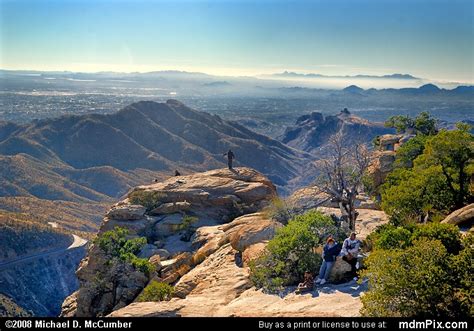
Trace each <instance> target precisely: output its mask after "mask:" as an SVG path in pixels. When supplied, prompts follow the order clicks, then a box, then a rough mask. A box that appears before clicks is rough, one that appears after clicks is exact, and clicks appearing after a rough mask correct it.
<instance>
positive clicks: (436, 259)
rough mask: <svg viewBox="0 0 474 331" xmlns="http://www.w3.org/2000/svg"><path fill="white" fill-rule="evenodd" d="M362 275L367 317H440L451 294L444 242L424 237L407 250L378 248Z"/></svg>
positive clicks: (368, 260)
mask: <svg viewBox="0 0 474 331" xmlns="http://www.w3.org/2000/svg"><path fill="white" fill-rule="evenodd" d="M365 265H366V267H367V269H366V270H365V271H363V272H362V277H368V279H369V287H370V288H369V291H367V292H366V294H365V295H364V296H363V297H362V303H363V308H362V314H363V315H365V316H385V317H393V316H403V317H408V316H422V315H431V314H432V315H433V316H437V315H439V312H440V305H441V306H442V305H443V303H444V302H445V301H446V298H447V296H448V295H449V292H450V291H449V285H448V284H447V283H446V279H447V278H448V266H449V255H448V253H447V251H446V248H445V247H444V246H443V245H442V244H441V242H440V241H436V240H428V239H421V240H420V241H417V242H415V244H414V245H413V246H411V247H409V248H407V249H394V250H390V251H389V250H383V249H380V250H375V251H374V252H373V253H372V254H370V256H369V258H368V259H367V261H366V262H365Z"/></svg>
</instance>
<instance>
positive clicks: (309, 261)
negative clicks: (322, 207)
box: [250, 210, 345, 292]
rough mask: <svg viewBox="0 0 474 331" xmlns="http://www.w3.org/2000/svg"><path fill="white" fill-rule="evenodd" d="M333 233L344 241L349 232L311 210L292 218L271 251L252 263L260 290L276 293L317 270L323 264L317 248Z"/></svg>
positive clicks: (281, 229) (273, 242) (280, 230)
mask: <svg viewBox="0 0 474 331" xmlns="http://www.w3.org/2000/svg"><path fill="white" fill-rule="evenodd" d="M329 234H331V235H333V236H334V238H335V239H336V240H342V239H343V238H344V237H345V233H343V232H342V230H341V229H340V228H338V227H337V226H336V225H335V223H334V221H333V220H332V219H331V218H330V217H329V216H325V215H323V214H321V213H320V212H317V211H315V210H311V211H309V212H307V213H305V214H303V215H298V216H295V217H294V218H292V219H291V220H290V221H289V222H288V224H287V225H286V226H284V227H282V228H280V229H279V230H278V231H277V234H276V235H275V237H274V238H273V239H272V240H270V242H269V243H268V246H267V252H266V253H265V254H264V255H263V256H262V257H260V258H258V259H256V260H254V261H253V262H251V263H250V278H251V280H252V282H253V283H254V284H255V286H256V287H258V288H264V289H265V290H267V291H269V292H276V291H278V290H280V289H281V288H282V286H285V285H291V284H294V283H296V282H298V281H299V280H300V279H301V276H302V275H303V274H304V272H305V271H306V270H310V271H313V272H314V271H316V270H317V269H318V268H319V266H320V264H321V256H320V254H318V253H316V252H315V248H316V247H318V246H321V245H322V244H323V243H324V241H325V239H326V238H327V236H328V235H329Z"/></svg>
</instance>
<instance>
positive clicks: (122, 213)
mask: <svg viewBox="0 0 474 331" xmlns="http://www.w3.org/2000/svg"><path fill="white" fill-rule="evenodd" d="M145 211H146V208H145V207H143V206H140V205H118V206H115V207H113V208H112V209H110V211H109V212H108V213H107V214H106V215H105V216H106V217H108V218H109V219H114V220H118V221H123V220H139V219H141V218H142V217H143V215H144V214H145Z"/></svg>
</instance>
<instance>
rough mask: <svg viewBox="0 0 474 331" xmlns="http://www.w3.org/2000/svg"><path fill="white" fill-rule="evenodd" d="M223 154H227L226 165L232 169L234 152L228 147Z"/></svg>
mask: <svg viewBox="0 0 474 331" xmlns="http://www.w3.org/2000/svg"><path fill="white" fill-rule="evenodd" d="M224 156H227V166H228V167H229V169H231V170H232V161H233V160H234V159H235V155H234V153H233V152H232V151H231V150H230V149H229V151H228V152H227V153H225V154H224Z"/></svg>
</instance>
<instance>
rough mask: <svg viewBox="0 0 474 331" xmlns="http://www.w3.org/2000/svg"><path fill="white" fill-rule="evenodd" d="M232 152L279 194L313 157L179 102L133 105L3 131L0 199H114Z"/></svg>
mask: <svg viewBox="0 0 474 331" xmlns="http://www.w3.org/2000/svg"><path fill="white" fill-rule="evenodd" d="M229 148H231V149H232V150H233V151H234V153H235V155H236V163H237V165H244V166H250V167H253V168H255V169H257V170H259V171H261V172H263V173H264V174H266V175H267V176H269V178H270V179H272V180H273V181H274V182H275V183H276V184H277V185H278V186H279V187H280V188H282V189H283V190H284V191H285V190H287V186H292V185H297V184H298V183H294V182H292V180H293V179H294V178H298V177H299V176H300V174H301V169H302V168H304V167H305V166H306V163H307V162H306V161H307V160H308V159H310V156H309V155H308V154H305V153H303V152H298V151H296V150H294V149H292V148H289V147H287V146H285V145H283V144H281V143H280V142H278V141H276V140H273V139H270V138H268V137H266V136H262V135H260V134H257V133H255V132H252V131H250V130H248V129H246V128H244V127H243V126H241V125H239V124H238V123H235V122H229V121H225V120H222V119H221V118H220V117H218V116H215V115H210V114H207V113H203V112H199V111H196V110H193V109H190V108H188V107H186V106H185V105H183V104H182V103H180V102H178V101H175V100H169V101H168V102H166V103H156V102H145V101H143V102H138V103H134V104H132V105H130V106H128V107H125V108H124V109H122V110H120V111H118V112H117V113H114V114H110V115H97V114H92V115H83V116H66V117H61V118H56V119H48V120H42V121H34V122H32V123H30V124H27V125H16V124H11V123H2V124H1V125H0V155H2V156H1V157H0V163H1V164H2V167H0V169H2V170H1V171H0V178H1V179H2V181H3V182H4V183H5V185H2V188H1V189H0V196H30V197H31V196H33V197H37V198H40V199H48V200H65V201H75V202H85V203H86V202H89V203H90V202H99V201H111V200H109V199H110V198H118V197H120V196H121V195H122V194H124V193H125V192H127V191H128V190H129V189H130V188H131V187H133V186H136V185H140V184H145V183H147V182H150V181H152V180H153V179H155V178H160V175H161V176H163V174H169V175H171V174H172V173H173V172H174V169H180V171H181V172H192V171H202V170H208V169H213V168H217V167H222V166H223V165H224V164H225V163H224V162H225V157H224V156H223V153H224V152H226V151H227V150H228V149H229Z"/></svg>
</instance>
